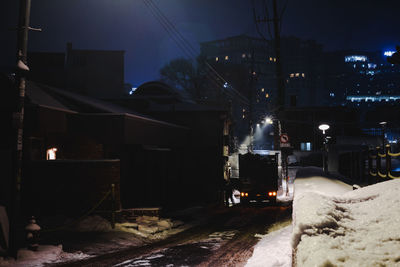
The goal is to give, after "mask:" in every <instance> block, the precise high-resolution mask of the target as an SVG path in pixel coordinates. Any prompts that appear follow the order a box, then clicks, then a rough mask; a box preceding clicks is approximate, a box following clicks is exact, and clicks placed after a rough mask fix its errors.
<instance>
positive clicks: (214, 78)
mask: <svg viewBox="0 0 400 267" xmlns="http://www.w3.org/2000/svg"><path fill="white" fill-rule="evenodd" d="M143 2H144V3H145V5H146V7H147V8H148V9H149V10H150V12H151V13H152V14H153V16H154V17H155V18H156V19H157V21H158V22H159V23H160V24H161V25H162V27H163V28H164V30H165V31H166V32H167V33H168V35H169V36H170V37H171V38H172V39H173V41H174V42H175V43H176V44H177V46H178V47H179V48H180V49H181V50H182V51H183V52H184V53H185V54H186V56H188V57H189V58H190V59H191V60H194V61H196V50H195V49H194V48H193V46H192V45H191V44H190V42H188V41H187V39H186V38H185V37H184V36H183V35H182V34H181V33H180V32H179V31H178V29H177V28H176V27H175V25H174V24H173V23H172V22H171V21H170V20H169V19H168V18H167V17H166V16H165V15H164V13H163V12H162V11H161V10H160V8H159V7H158V6H157V5H156V4H155V3H154V2H153V1H152V0H143ZM201 63H203V64H204V65H205V66H206V73H205V75H206V77H207V78H208V79H209V80H210V81H211V82H212V83H213V84H214V85H216V86H217V87H218V88H220V89H221V90H223V91H225V92H226V93H228V94H229V95H231V96H232V97H233V96H234V94H236V95H238V96H239V97H240V98H242V100H244V101H245V102H248V100H247V99H246V98H245V97H244V96H243V95H242V94H241V93H240V92H238V91H237V90H236V89H234V88H233V87H231V86H229V87H225V86H224V85H225V84H229V83H228V82H227V81H226V80H225V79H224V78H223V77H222V76H221V75H220V74H219V73H218V72H217V71H216V70H215V69H214V67H213V66H211V65H210V64H209V63H208V62H207V61H206V60H203V61H202V62H201ZM231 91H233V92H231Z"/></svg>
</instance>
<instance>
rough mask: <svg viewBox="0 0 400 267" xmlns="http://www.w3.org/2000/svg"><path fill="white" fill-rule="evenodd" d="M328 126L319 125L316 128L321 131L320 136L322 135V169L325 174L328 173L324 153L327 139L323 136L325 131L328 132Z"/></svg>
mask: <svg viewBox="0 0 400 267" xmlns="http://www.w3.org/2000/svg"><path fill="white" fill-rule="evenodd" d="M329 128H330V127H329V125H328V124H321V125H319V126H318V129H320V130H321V131H322V134H323V146H324V151H323V154H322V169H323V170H324V172H327V171H328V168H327V167H328V166H327V164H326V155H325V154H326V151H327V149H326V144H327V138H326V136H325V131H327V130H329Z"/></svg>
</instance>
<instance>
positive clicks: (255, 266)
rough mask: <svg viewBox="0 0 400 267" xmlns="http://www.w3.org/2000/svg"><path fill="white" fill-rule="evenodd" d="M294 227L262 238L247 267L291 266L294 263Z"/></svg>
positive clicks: (285, 228) (290, 226)
mask: <svg viewBox="0 0 400 267" xmlns="http://www.w3.org/2000/svg"><path fill="white" fill-rule="evenodd" d="M291 237H292V225H289V226H286V227H284V228H282V229H280V230H277V231H273V232H272V233H270V234H267V235H265V236H262V239H261V240H260V242H258V243H257V245H256V246H255V248H254V252H253V255H252V256H251V258H250V259H249V260H248V261H247V264H246V267H266V266H276V267H278V266H282V267H284V266H290V263H291V262H292V247H291V246H290V239H291Z"/></svg>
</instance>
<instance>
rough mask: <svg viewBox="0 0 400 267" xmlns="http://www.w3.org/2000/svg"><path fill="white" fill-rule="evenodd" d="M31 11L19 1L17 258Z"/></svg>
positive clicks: (13, 236)
mask: <svg viewBox="0 0 400 267" xmlns="http://www.w3.org/2000/svg"><path fill="white" fill-rule="evenodd" d="M30 10H31V0H20V7H19V21H18V29H17V30H18V37H17V60H16V63H17V80H16V85H17V88H16V89H17V90H18V92H19V94H18V99H17V107H16V110H15V111H14V113H13V126H14V129H15V134H16V139H15V148H14V149H15V150H14V157H13V161H14V177H13V183H12V184H13V188H12V190H13V191H12V192H13V200H12V208H11V209H12V213H11V220H10V221H11V223H10V243H9V244H10V245H9V250H10V253H11V255H12V256H14V257H15V258H16V257H17V251H18V226H19V220H20V209H21V207H20V206H21V181H22V145H23V133H24V101H25V87H26V73H27V72H28V71H29V68H28V65H27V49H28V31H29V29H30V27H29V18H30Z"/></svg>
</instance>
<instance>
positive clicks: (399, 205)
mask: <svg viewBox="0 0 400 267" xmlns="http://www.w3.org/2000/svg"><path fill="white" fill-rule="evenodd" d="M295 184H296V186H295V198H294V207H293V219H294V221H293V225H294V226H293V227H294V228H293V240H292V241H293V247H294V248H295V249H296V258H295V264H297V266H395V265H397V266H399V265H400V228H399V225H400V180H393V181H387V182H382V183H379V184H376V185H372V186H368V187H365V188H361V189H358V190H355V191H348V192H347V193H346V190H347V188H346V186H343V187H342V185H340V183H338V182H336V181H333V180H329V179H327V178H323V177H319V178H316V177H313V178H310V179H301V180H298V181H296V183H295ZM298 185H299V186H298ZM298 192H299V194H297V193H298Z"/></svg>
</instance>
